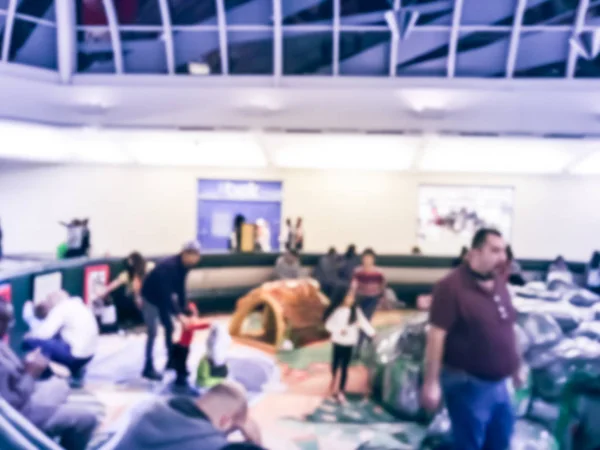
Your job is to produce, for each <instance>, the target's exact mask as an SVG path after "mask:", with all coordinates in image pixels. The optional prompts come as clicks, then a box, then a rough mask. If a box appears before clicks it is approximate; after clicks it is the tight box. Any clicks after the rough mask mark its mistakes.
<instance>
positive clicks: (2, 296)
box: [0, 283, 12, 343]
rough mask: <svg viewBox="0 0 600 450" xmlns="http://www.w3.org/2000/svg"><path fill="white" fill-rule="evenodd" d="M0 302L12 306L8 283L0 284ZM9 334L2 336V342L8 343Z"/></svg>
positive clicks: (10, 287)
mask: <svg viewBox="0 0 600 450" xmlns="http://www.w3.org/2000/svg"><path fill="white" fill-rule="evenodd" d="M0 302H6V303H10V304H11V305H12V286H11V285H10V284H8V283H6V284H0ZM9 336H10V333H6V336H4V342H6V343H9V341H10V337H9Z"/></svg>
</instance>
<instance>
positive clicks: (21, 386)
mask: <svg viewBox="0 0 600 450" xmlns="http://www.w3.org/2000/svg"><path fill="white" fill-rule="evenodd" d="M3 345H4V344H3ZM9 351H11V350H9V349H8V347H6V348H3V349H2V352H1V353H0V397H2V398H3V399H4V400H6V401H7V402H8V403H9V404H10V405H11V406H12V407H13V408H15V409H16V410H20V409H21V408H22V407H23V406H24V405H25V404H26V403H27V401H29V398H30V397H31V395H32V393H33V390H34V388H35V379H34V378H33V376H32V375H30V374H29V373H27V372H26V371H24V370H23V371H20V370H11V369H9V367H11V366H14V364H12V362H10V361H4V360H5V359H7V360H8V356H7V355H4V352H9ZM14 359H15V360H16V359H17V357H16V355H14Z"/></svg>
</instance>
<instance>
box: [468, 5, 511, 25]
mask: <svg viewBox="0 0 600 450" xmlns="http://www.w3.org/2000/svg"><path fill="white" fill-rule="evenodd" d="M516 7H517V0H496V1H489V2H487V1H481V0H464V4H463V9H462V14H461V20H460V22H461V23H462V24H463V25H499V24H500V23H507V22H508V23H509V24H512V23H513V20H514V15H515V10H516Z"/></svg>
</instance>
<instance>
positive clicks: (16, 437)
mask: <svg viewBox="0 0 600 450" xmlns="http://www.w3.org/2000/svg"><path fill="white" fill-rule="evenodd" d="M0 448H2V450H4V449H7V450H8V449H15V450H17V449H19V450H61V449H62V447H60V446H59V445H57V444H56V443H55V442H54V441H52V440H51V439H50V438H49V437H47V436H46V435H45V434H44V433H43V432H42V431H40V430H39V429H38V428H37V427H36V426H35V425H33V424H32V423H31V422H29V420H27V419H26V418H25V417H23V416H22V415H21V414H20V413H19V412H18V411H17V410H15V409H14V408H13V407H12V406H10V405H9V404H8V403H7V402H6V401H5V400H3V399H2V398H0Z"/></svg>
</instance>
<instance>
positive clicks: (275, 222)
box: [197, 180, 283, 251]
mask: <svg viewBox="0 0 600 450" xmlns="http://www.w3.org/2000/svg"><path fill="white" fill-rule="evenodd" d="M282 190H283V185H282V183H281V182H280V181H252V180H198V219H197V237H198V240H199V241H200V243H201V244H202V247H203V248H204V249H207V250H227V249H228V248H229V243H230V239H231V238H232V233H233V230H234V220H235V218H236V216H237V215H242V216H244V218H245V219H246V223H247V224H257V225H260V226H259V228H260V233H257V235H258V236H259V237H258V238H257V241H259V242H258V243H259V245H260V247H261V249H262V250H263V251H276V250H277V249H278V247H279V233H280V228H281V202H282V197H283V193H282Z"/></svg>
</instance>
